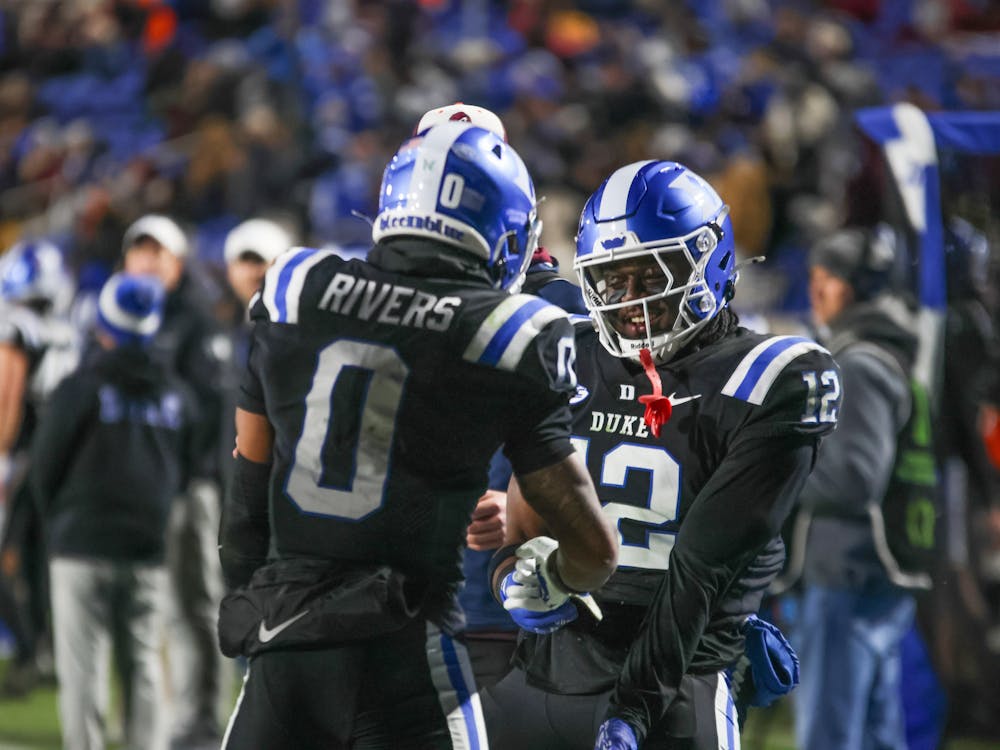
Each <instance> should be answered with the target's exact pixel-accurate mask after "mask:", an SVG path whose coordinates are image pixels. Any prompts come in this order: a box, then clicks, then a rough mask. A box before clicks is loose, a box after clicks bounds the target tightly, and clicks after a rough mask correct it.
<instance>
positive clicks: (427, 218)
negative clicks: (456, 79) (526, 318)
mask: <svg viewBox="0 0 1000 750" xmlns="http://www.w3.org/2000/svg"><path fill="white" fill-rule="evenodd" d="M540 234H541V221H539V219H538V214H537V211H536V201H535V187H534V185H533V184H532V182H531V176H530V175H529V174H528V170H527V168H526V167H525V166H524V162H522V161H521V157H520V156H518V155H517V152H515V151H514V149H512V148H511V147H510V146H509V145H508V144H507V143H505V142H504V141H503V139H501V138H500V137H499V136H497V135H496V134H495V133H493V132H490V131H489V130H485V129H483V128H479V127H475V126H473V125H471V124H470V123H467V122H444V123H441V124H439V125H435V126H434V127H431V128H429V129H428V130H425V131H423V132H422V133H419V134H417V135H416V136H414V137H413V138H411V139H410V140H408V141H406V142H405V143H404V144H403V145H402V146H400V148H399V151H397V152H396V155H395V156H393V157H392V161H390V162H389V165H388V166H387V167H386V168H385V174H384V175H383V177H382V187H381V190H380V191H379V213H378V216H376V217H375V222H374V224H373V225H372V239H373V240H374V241H375V242H378V241H379V240H383V239H387V238H390V237H396V236H417V237H428V238H431V239H434V240H437V241H439V242H443V243H446V244H448V245H451V246H453V247H457V248H460V249H461V250H463V251H465V252H466V253H469V254H470V255H472V256H474V257H476V258H478V259H480V260H481V261H482V262H483V263H484V264H485V265H486V268H487V270H488V271H489V273H490V276H491V278H492V280H493V285H494V287H496V288H498V289H507V290H515V289H516V288H518V287H519V286H520V282H521V281H522V280H523V278H524V273H525V271H526V270H527V268H528V264H529V263H530V262H531V256H532V254H533V253H534V252H535V248H536V247H537V246H538V237H539V235H540Z"/></svg>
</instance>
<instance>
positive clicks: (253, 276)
mask: <svg viewBox="0 0 1000 750" xmlns="http://www.w3.org/2000/svg"><path fill="white" fill-rule="evenodd" d="M292 244H293V242H292V237H291V235H290V234H289V233H288V232H287V231H285V229H284V228H282V226H281V225H280V224H278V223H277V222H274V221H271V220H269V219H260V218H255V219H248V220H247V221H244V222H243V223H242V224H239V225H238V226H236V227H235V228H234V229H233V230H232V231H231V232H229V234H228V235H226V243H225V246H224V249H223V256H224V258H225V261H226V278H227V279H228V280H229V285H230V286H231V287H232V288H233V291H234V292H235V293H236V296H237V297H238V298H239V300H240V302H242V303H243V305H244V307H245V306H246V305H248V304H250V300H251V299H252V298H253V295H254V294H256V293H257V290H258V289H260V287H261V284H263V283H264V274H265V273H266V272H267V269H268V267H269V266H270V265H271V263H273V262H274V259H275V258H277V257H278V256H279V255H281V254H282V253H283V252H285V250H287V249H288V248H290V247H291V246H292Z"/></svg>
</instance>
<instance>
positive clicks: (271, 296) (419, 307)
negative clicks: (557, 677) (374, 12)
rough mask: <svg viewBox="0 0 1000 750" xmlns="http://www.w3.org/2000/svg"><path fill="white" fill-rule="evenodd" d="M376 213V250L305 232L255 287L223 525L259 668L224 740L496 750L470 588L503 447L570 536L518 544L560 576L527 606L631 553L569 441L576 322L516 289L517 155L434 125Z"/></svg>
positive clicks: (471, 133) (530, 195)
mask: <svg viewBox="0 0 1000 750" xmlns="http://www.w3.org/2000/svg"><path fill="white" fill-rule="evenodd" d="M379 208H380V211H379V214H378V216H377V217H376V219H375V222H374V225H373V232H372V234H373V239H374V240H375V246H374V247H373V248H372V250H371V251H370V253H369V255H368V260H367V261H360V260H350V261H348V260H345V259H343V258H341V257H339V256H337V255H335V254H334V253H332V252H326V251H318V250H311V249H305V248H293V249H292V250H290V251H289V252H287V253H285V254H284V255H282V256H281V257H279V258H278V259H277V260H276V261H275V263H274V265H273V266H272V267H271V268H270V269H269V270H268V272H267V275H266V277H265V281H264V286H263V289H262V291H261V293H260V296H259V298H258V299H257V301H256V302H255V303H254V304H253V308H252V318H253V321H254V326H255V328H254V333H253V340H252V343H251V352H250V361H249V364H248V371H247V375H246V377H245V380H244V383H243V386H242V395H241V404H240V408H239V409H238V411H237V430H238V438H237V447H238V456H237V464H238V465H237V468H236V479H235V482H234V484H235V488H234V491H233V493H232V495H231V496H230V497H229V498H228V499H227V502H226V507H225V514H224V519H223V523H222V528H221V532H220V537H221V538H220V542H221V551H220V553H221V557H222V562H223V567H224V572H225V574H226V578H227V583H228V585H229V586H230V587H231V588H232V593H230V594H229V595H228V596H227V597H226V599H225V601H224V602H223V605H222V608H221V612H220V641H221V643H222V646H223V649H224V650H225V651H226V652H227V653H229V654H231V655H232V654H238V653H242V654H244V655H247V656H249V657H250V662H249V669H248V672H247V678H246V681H245V683H244V689H243V692H242V694H241V697H240V699H239V701H238V703H237V705H236V709H235V710H234V713H233V716H232V718H231V720H230V723H229V728H228V730H227V733H226V739H225V741H224V742H223V747H225V748H229V749H233V748H247V749H249V748H254V749H259V748H265V747H266V748H268V750H274V749H277V750H281V748H288V749H289V750H292V749H293V748H294V749H295V750H303V749H307V748H324V749H326V748H346V747H351V748H420V750H426V749H430V750H433V749H435V748H476V747H483V748H485V747H486V735H485V728H484V726H483V722H482V719H481V709H480V705H479V698H478V695H477V694H476V692H475V684H474V683H473V682H472V680H471V672H470V669H469V665H468V660H467V657H466V654H465V651H464V648H463V647H462V645H461V643H460V642H459V641H457V640H456V639H455V638H453V635H454V634H455V633H457V632H459V630H460V629H461V616H460V611H459V610H458V609H457V603H456V597H455V592H456V587H457V585H458V583H459V579H460V578H461V568H460V560H461V558H460V553H461V548H462V540H463V537H464V534H465V528H466V526H467V525H468V523H469V516H470V511H471V510H472V508H473V506H474V505H475V503H476V499H477V498H478V497H480V496H481V495H482V494H483V490H484V489H485V487H486V483H487V465H488V463H489V460H490V456H491V455H492V454H493V453H494V451H496V450H497V448H498V447H499V446H500V445H501V444H503V445H504V450H505V452H506V455H507V456H508V458H509V459H510V462H511V463H512V464H513V466H514V470H515V473H516V474H517V476H518V478H519V481H520V486H521V489H522V491H523V493H524V496H525V497H526V498H527V500H528V501H529V503H530V504H531V505H532V507H533V508H534V509H535V510H536V511H537V512H538V513H539V514H540V515H541V516H542V517H544V518H545V519H546V526H547V528H548V529H551V530H552V536H554V537H556V538H557V539H558V540H559V542H560V544H559V546H558V547H557V549H556V551H554V552H551V553H550V554H548V555H545V556H543V555H542V554H541V553H539V554H538V555H537V556H534V555H533V554H532V550H535V549H537V548H538V547H537V544H536V545H534V546H531V545H526V547H525V550H523V551H521V552H520V553H519V554H521V555H522V557H525V558H526V561H530V562H532V563H534V564H536V565H537V567H538V569H539V571H540V575H541V580H543V581H544V582H545V584H546V588H545V591H544V592H541V591H538V590H535V591H534V592H528V591H525V592H521V593H522V596H521V598H520V601H522V603H523V604H524V605H525V607H534V608H536V609H539V610H546V609H556V608H558V607H560V606H561V605H562V604H564V603H565V602H566V601H567V600H568V599H569V597H570V596H572V595H574V594H579V592H582V591H583V590H587V589H589V588H592V587H596V586H599V585H600V584H601V583H603V582H604V581H605V580H606V579H607V577H608V576H609V575H610V573H611V571H612V570H613V568H614V565H615V562H616V555H617V541H616V539H615V535H614V532H613V529H612V528H611V526H610V524H609V523H608V522H607V520H606V519H605V518H604V517H603V515H602V514H601V512H600V505H599V503H598V501H597V497H596V494H595V492H594V488H593V484H592V482H591V480H590V478H589V476H588V474H587V472H586V470H585V468H584V466H583V464H582V462H581V461H580V458H579V456H577V455H576V454H575V452H574V450H573V446H572V444H571V442H570V440H569V426H570V412H569V407H568V404H567V400H568V394H571V393H572V392H573V390H574V389H575V387H576V377H575V374H574V371H573V361H574V351H575V350H574V344H573V331H572V327H571V324H570V322H569V320H568V319H567V315H566V313H564V312H563V311H561V310H559V309H558V308H556V307H555V306H553V305H550V304H548V303H547V302H544V301H542V300H540V299H538V298H535V297H531V296H528V295H518V294H509V293H508V292H507V291H506V290H507V289H508V288H509V287H511V286H512V285H514V284H515V283H516V282H517V281H518V280H519V278H520V277H521V276H522V274H523V273H524V269H525V268H526V267H527V264H528V262H529V261H530V259H531V255H532V251H533V249H534V245H535V243H536V241H537V234H538V230H539V226H538V222H537V220H536V218H535V198H534V188H533V186H532V183H531V179H530V177H529V176H528V173H527V171H526V170H525V167H524V164H523V163H522V162H521V159H520V157H518V156H517V154H516V153H515V152H514V151H513V150H512V149H511V148H510V147H509V146H508V145H507V144H506V143H504V141H503V140H502V139H500V138H498V137H497V136H496V135H495V134H493V133H491V132H489V131H486V130H483V129H481V128H477V127H474V126H473V125H471V124H469V123H460V122H454V123H451V122H449V123H445V124H441V125H438V126H435V127H433V128H431V129H429V130H427V131H426V132H423V133H420V134H418V135H417V136H415V137H413V138H411V139H410V140H408V141H407V142H406V143H404V144H403V145H402V147H401V148H400V149H399V151H398V152H397V154H396V155H395V157H394V158H393V160H392V161H391V162H390V164H389V166H388V167H387V168H386V171H385V175H384V178H383V183H382V188H381V194H380V200H379ZM535 541H536V542H537V540H535ZM545 549H546V550H548V549H549V547H545Z"/></svg>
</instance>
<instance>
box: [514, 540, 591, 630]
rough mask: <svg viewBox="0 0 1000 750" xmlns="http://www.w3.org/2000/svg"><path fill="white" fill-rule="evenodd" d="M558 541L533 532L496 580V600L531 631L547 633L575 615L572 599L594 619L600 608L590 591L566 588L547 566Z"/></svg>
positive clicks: (518, 622)
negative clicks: (498, 590) (583, 607)
mask: <svg viewBox="0 0 1000 750" xmlns="http://www.w3.org/2000/svg"><path fill="white" fill-rule="evenodd" d="M558 548H559V542H557V541H556V540H555V539H551V538H549V537H547V536H536V537H535V538H534V539H529V540H528V541H527V542H525V543H524V544H522V545H521V546H520V547H518V548H517V563H516V565H515V566H514V570H513V571H511V572H510V573H508V574H507V575H506V576H505V577H504V579H503V580H502V581H501V582H500V601H501V602H503V606H504V609H506V610H507V611H508V612H510V616H511V618H512V619H513V620H514V622H516V623H517V624H518V626H520V627H521V628H523V629H524V630H529V631H531V632H532V633H551V632H553V631H554V630H558V629H559V628H561V627H562V626H563V625H565V624H566V623H569V622H572V621H573V620H575V619H576V618H577V614H578V613H577V609H576V606H575V605H574V604H573V600H574V599H575V600H577V601H579V602H581V603H582V604H584V605H585V606H586V607H587V608H588V609H589V610H590V612H591V613H592V614H593V615H594V617H595V619H598V620H600V619H601V610H600V608H599V607H598V606H597V602H595V601H594V598H593V597H592V596H591V595H590V594H577V593H574V592H572V591H566V590H565V589H564V588H562V587H561V586H560V585H559V584H558V582H557V581H558V577H557V576H555V575H554V574H553V572H552V571H551V568H550V566H552V565H555V553H556V550H557V549H558Z"/></svg>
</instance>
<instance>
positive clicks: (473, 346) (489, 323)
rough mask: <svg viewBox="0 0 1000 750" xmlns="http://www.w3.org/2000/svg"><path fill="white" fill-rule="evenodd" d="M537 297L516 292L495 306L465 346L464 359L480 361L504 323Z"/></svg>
mask: <svg viewBox="0 0 1000 750" xmlns="http://www.w3.org/2000/svg"><path fill="white" fill-rule="evenodd" d="M536 299H538V298H537V297H534V296H532V295H530V294H514V295H511V296H510V297H508V298H507V299H505V300H504V301H503V302H501V303H500V304H499V305H497V306H496V307H495V308H493V311H492V312H490V314H489V315H487V316H486V320H484V321H483V322H482V324H481V325H480V326H479V330H478V331H476V335H475V336H473V337H472V341H470V342H469V345H468V346H467V347H466V348H465V352H463V354H462V359H464V360H466V361H468V362H476V361H478V360H479V358H480V357H481V356H482V355H483V352H485V351H486V347H487V346H489V344H490V342H491V341H492V340H493V337H494V336H495V335H496V332H497V331H499V330H500V329H501V328H502V327H503V324H504V323H506V322H507V321H508V320H510V319H511V318H512V317H513V316H514V313H516V312H517V311H518V310H520V309H521V308H522V307H524V306H525V305H527V304H528V303H530V302H534V301H535V300H536Z"/></svg>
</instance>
